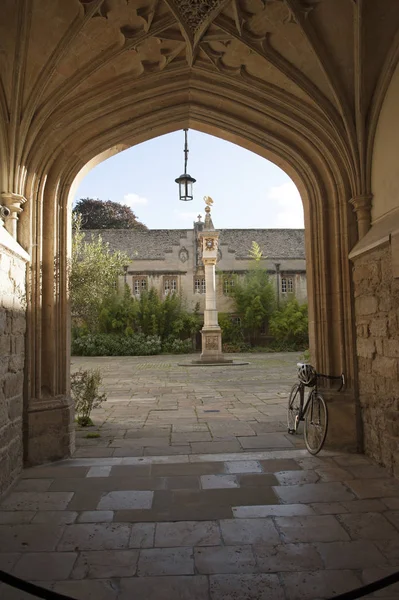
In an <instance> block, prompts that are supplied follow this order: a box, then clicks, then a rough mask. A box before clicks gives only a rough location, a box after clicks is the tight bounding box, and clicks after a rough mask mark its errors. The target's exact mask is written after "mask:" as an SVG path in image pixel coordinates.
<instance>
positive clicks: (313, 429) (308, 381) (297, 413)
mask: <svg viewBox="0 0 399 600" xmlns="http://www.w3.org/2000/svg"><path fill="white" fill-rule="evenodd" d="M297 367H298V380H299V383H296V384H295V385H294V386H293V387H292V390H291V392H290V395H289V398H288V411H287V424H288V433H290V434H292V435H295V434H296V432H297V430H298V427H299V423H300V422H301V421H304V432H303V433H304V439H305V444H306V448H307V450H308V451H309V452H310V453H311V454H317V453H318V452H320V450H321V449H322V447H323V444H324V442H325V439H326V435H327V427H328V410H327V404H326V402H325V400H324V398H323V396H322V395H321V394H320V393H319V391H318V389H317V381H318V379H320V378H323V379H331V380H340V381H341V385H340V386H339V388H338V391H341V390H342V388H343V387H344V385H345V376H344V374H343V373H341V375H338V376H335V375H324V374H323V373H316V370H315V368H314V367H312V365H308V364H305V363H297ZM305 387H311V388H312V389H311V390H310V391H309V394H308V397H307V399H306V403H305Z"/></svg>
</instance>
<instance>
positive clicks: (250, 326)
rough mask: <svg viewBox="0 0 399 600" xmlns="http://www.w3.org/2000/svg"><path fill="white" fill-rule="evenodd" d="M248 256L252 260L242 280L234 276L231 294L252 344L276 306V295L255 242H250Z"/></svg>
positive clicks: (245, 332)
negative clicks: (262, 264) (261, 262)
mask: <svg viewBox="0 0 399 600" xmlns="http://www.w3.org/2000/svg"><path fill="white" fill-rule="evenodd" d="M250 256H251V257H252V258H253V260H254V262H253V263H252V265H251V268H250V269H249V271H248V272H247V273H246V274H245V276H244V278H243V279H242V280H240V279H238V278H236V281H235V285H234V287H233V288H232V290H231V296H232V298H233V299H234V302H235V308H236V312H237V314H238V315H239V316H240V318H241V325H242V329H243V332H244V334H245V337H246V338H247V340H248V341H249V342H250V343H251V344H254V343H255V342H256V338H257V337H258V335H259V333H260V332H261V331H262V330H263V329H265V328H266V327H267V325H268V321H269V318H270V316H271V315H272V314H273V311H274V309H275V306H276V296H275V290H274V286H273V285H272V283H271V281H270V279H269V276H268V274H267V271H266V269H263V268H262V266H261V264H260V261H261V259H262V251H261V250H260V247H259V245H258V244H257V243H256V242H252V247H251V250H250Z"/></svg>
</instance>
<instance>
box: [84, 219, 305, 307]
mask: <svg viewBox="0 0 399 600" xmlns="http://www.w3.org/2000/svg"><path fill="white" fill-rule="evenodd" d="M203 226H204V223H203V221H201V220H200V219H199V220H198V221H197V222H195V223H194V224H193V228H192V229H151V230H149V231H137V230H135V229H104V230H89V231H86V232H85V234H86V239H88V238H89V237H90V236H91V235H94V236H96V237H97V236H98V235H100V236H101V238H102V240H103V241H104V242H106V243H108V244H109V248H110V250H111V251H116V250H120V251H123V252H126V253H127V254H128V255H129V256H130V257H131V258H132V261H131V262H130V263H129V264H128V265H126V267H125V275H124V277H123V278H121V282H122V280H124V282H125V283H126V285H127V286H128V287H129V289H130V290H131V293H132V295H133V296H136V297H139V296H140V293H141V292H142V291H143V290H148V289H150V288H155V289H156V290H157V292H158V293H159V295H160V296H161V297H164V296H166V295H167V294H170V293H173V292H175V293H179V294H181V295H182V297H183V299H184V300H185V302H186V308H187V310H189V311H193V310H194V309H195V308H196V306H197V309H198V308H199V312H200V313H203V311H204V308H205V290H206V287H205V273H204V266H203V263H202V256H201V243H200V241H199V239H198V233H199V232H200V231H202V229H203ZM304 238H305V231H304V229H221V230H220V237H219V249H218V261H217V265H216V294H217V309H218V311H219V312H224V313H234V303H233V300H232V298H231V296H230V292H231V290H232V287H233V286H234V283H235V281H236V280H237V277H240V276H243V275H244V274H245V273H246V272H247V271H248V269H250V268H251V265H252V267H253V265H254V259H253V258H251V256H250V250H251V246H252V243H253V242H256V243H257V244H259V247H260V249H261V251H262V259H261V264H262V266H263V268H266V269H267V271H268V273H269V276H270V279H271V281H272V282H273V285H274V286H275V290H276V298H277V301H278V302H281V301H283V300H284V299H286V298H287V297H288V296H290V297H291V296H295V297H296V298H297V299H298V301H299V302H301V303H302V302H306V300H307V292H306V261H305V239H304ZM198 305H199V306H198Z"/></svg>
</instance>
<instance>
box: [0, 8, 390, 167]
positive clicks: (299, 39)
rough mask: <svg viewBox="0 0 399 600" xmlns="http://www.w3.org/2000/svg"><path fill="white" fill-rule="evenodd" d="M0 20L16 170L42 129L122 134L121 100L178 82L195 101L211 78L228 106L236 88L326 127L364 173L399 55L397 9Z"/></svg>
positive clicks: (111, 13) (57, 133) (119, 13)
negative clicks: (101, 128)
mask: <svg viewBox="0 0 399 600" xmlns="http://www.w3.org/2000/svg"><path fill="white" fill-rule="evenodd" d="M0 11H1V17H2V18H1V19H0V77H1V80H0V81H1V88H0V110H1V115H2V129H1V132H2V134H3V137H4V136H5V137H6V139H7V140H8V146H7V149H6V150H7V153H9V154H10V157H9V160H10V165H11V166H12V165H14V169H15V168H16V166H17V163H18V156H19V157H22V156H24V155H25V156H28V155H29V153H32V151H33V150H32V148H33V146H34V143H33V141H34V140H35V139H37V140H38V139H40V140H41V141H40V143H41V144H43V143H44V141H45V137H42V138H40V135H39V132H40V131H42V130H43V128H45V127H47V129H46V136H47V137H48V136H49V135H52V136H53V137H54V139H57V143H64V142H61V140H64V139H66V138H65V136H66V135H67V133H70V132H71V131H72V130H73V128H74V126H75V127H76V128H78V127H80V126H81V125H80V124H81V121H80V118H81V115H82V114H86V115H87V114H88V113H91V114H92V116H93V119H94V118H95V117H98V119H100V118H104V116H106V115H108V121H109V122H108V127H112V126H115V127H117V126H118V124H119V122H120V119H121V118H123V119H126V115H127V113H123V110H122V98H123V99H124V105H123V106H125V107H126V106H128V105H130V107H131V106H132V105H133V104H134V102H135V100H136V98H137V97H138V96H137V94H138V92H139V91H140V90H143V89H145V90H147V94H148V91H150V90H154V92H153V93H154V97H155V96H157V93H158V92H157V86H158V85H159V82H161V81H162V82H163V85H167V84H170V85H171V86H172V87H173V82H174V81H175V80H176V79H177V78H179V77H180V78H182V77H185V81H186V89H187V91H189V90H190V80H193V78H196V77H197V78H201V77H203V78H208V80H209V81H214V82H215V81H217V80H218V81H220V82H222V86H224V87H225V94H226V98H229V95H230V94H231V89H233V87H234V86H236V88H237V89H240V90H245V92H246V94H247V96H248V101H250V99H251V97H252V96H254V95H255V94H257V93H264V94H266V96H265V97H267V98H269V99H270V103H271V104H272V103H273V102H274V106H275V108H274V111H275V113H276V116H275V119H276V120H277V121H278V120H279V118H280V117H281V118H283V117H284V118H285V116H286V115H288V114H289V113H290V111H291V116H292V118H293V119H294V118H296V119H297V120H298V122H299V119H298V116H297V115H298V114H303V115H307V117H308V118H309V119H312V118H314V119H315V120H317V119H318V120H320V122H321V123H325V126H324V127H325V129H326V130H328V128H329V127H331V130H332V131H336V132H339V135H340V136H342V139H345V144H346V145H347V147H348V148H350V149H351V154H352V160H353V161H354V163H356V161H358V162H359V156H360V157H361V156H362V155H364V154H365V153H366V146H367V142H366V137H367V131H368V128H369V124H370V122H371V120H372V116H373V114H374V113H376V112H378V106H379V104H378V103H379V97H380V96H381V95H382V94H383V91H384V86H385V87H386V85H387V82H388V81H389V76H390V73H391V72H392V69H393V66H394V65H395V64H396V60H397V52H398V47H399V44H398V41H399V36H398V30H399V10H398V2H397V0H378V1H377V0H2V5H1V8H0ZM226 82H227V83H226ZM171 89H172V88H171ZM380 90H381V91H380ZM147 99H148V96H147ZM182 101H183V97H182V96H179V95H176V103H177V104H178V103H179V102H182ZM118 102H119V104H118ZM116 107H120V110H119V109H118V110H117V109H116ZM295 110H297V114H296V116H295V117H294V112H295ZM279 111H280V117H279V114H278V112H279ZM122 113H123V117H122ZM118 115H119V116H118ZM136 116H137V115H136ZM86 120H87V117H86ZM97 127H98V125H97ZM63 134H65V135H64V137H63ZM82 135H83V133H82ZM90 135H92V132H91V134H90ZM65 143H66V142H65ZM358 167H359V165H358ZM359 169H360V167H359ZM359 169H358V170H359ZM360 170H361V169H360ZM359 177H360V178H361V177H362V176H361V173H359Z"/></svg>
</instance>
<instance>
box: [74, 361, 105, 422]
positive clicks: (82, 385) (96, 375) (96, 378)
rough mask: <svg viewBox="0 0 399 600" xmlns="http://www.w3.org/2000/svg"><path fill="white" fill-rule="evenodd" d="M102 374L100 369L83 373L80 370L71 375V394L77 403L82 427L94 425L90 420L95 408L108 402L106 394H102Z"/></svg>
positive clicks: (77, 418)
mask: <svg viewBox="0 0 399 600" xmlns="http://www.w3.org/2000/svg"><path fill="white" fill-rule="evenodd" d="M101 381H102V378H101V373H100V370H99V369H95V370H88V371H83V370H82V369H79V371H77V372H76V373H73V374H72V375H71V393H72V398H73V400H74V402H75V411H76V414H77V417H76V421H77V422H78V424H79V425H81V426H82V427H88V426H89V425H93V422H92V420H91V418H90V415H91V411H92V410H93V408H97V407H98V406H100V405H101V404H102V403H103V402H105V401H106V399H107V396H106V394H100V392H99V387H100V385H101Z"/></svg>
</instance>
